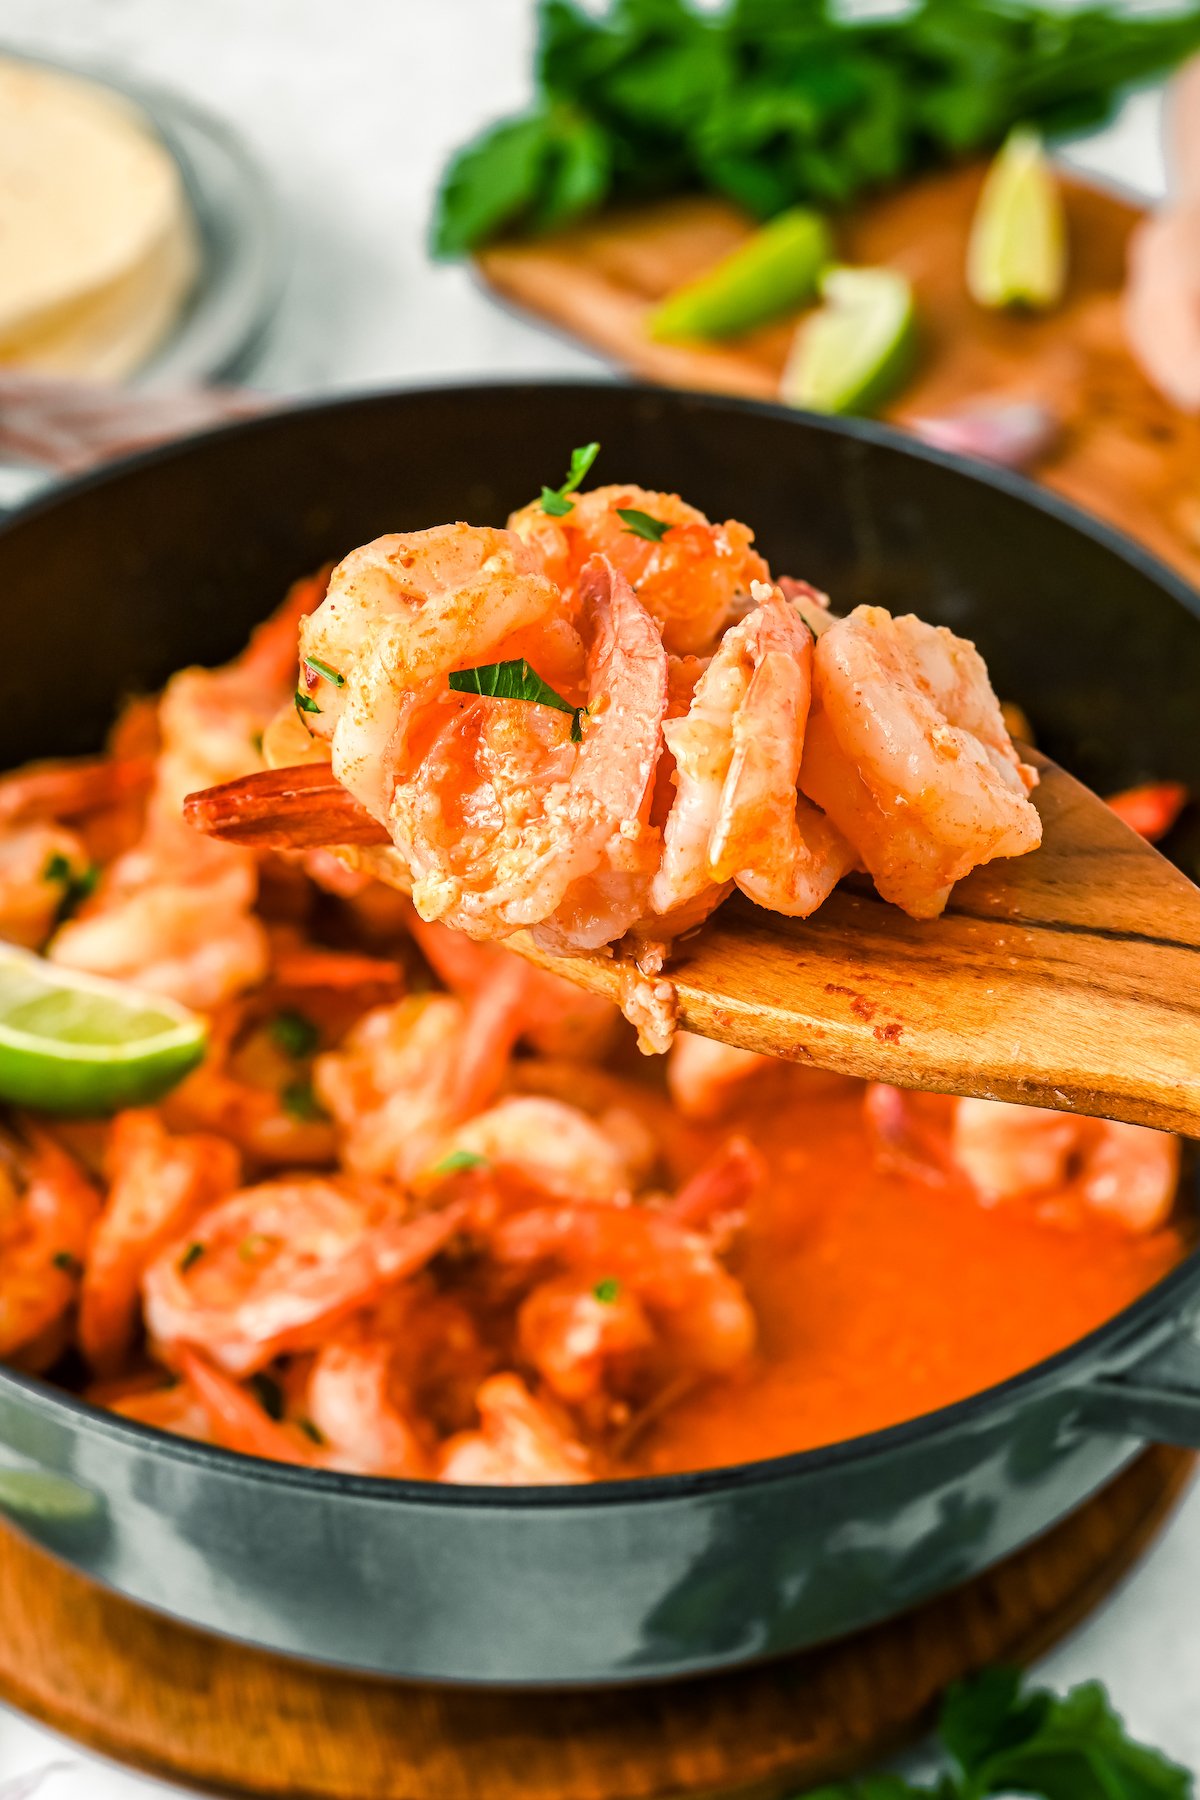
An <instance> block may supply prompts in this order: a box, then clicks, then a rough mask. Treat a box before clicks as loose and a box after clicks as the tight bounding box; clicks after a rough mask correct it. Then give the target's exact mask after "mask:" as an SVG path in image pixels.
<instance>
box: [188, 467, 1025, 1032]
mask: <svg viewBox="0 0 1200 1800" xmlns="http://www.w3.org/2000/svg"><path fill="white" fill-rule="evenodd" d="M594 450H595V447H594V446H589V447H588V450H587V451H586V452H581V453H577V457H576V459H575V461H574V462H573V473H572V475H571V477H570V478H569V480H568V483H567V485H566V487H565V488H564V489H563V490H561V491H558V492H555V491H552V490H549V489H547V490H545V492H544V493H543V496H542V498H541V500H540V501H535V502H533V503H531V504H530V505H529V506H527V507H525V508H523V509H522V510H521V511H519V512H517V513H515V514H514V515H513V516H512V518H511V519H510V521H509V529H508V530H499V529H495V528H491V527H473V526H470V525H466V524H462V523H458V524H453V525H443V526H436V527H433V528H432V529H430V530H427V531H418V532H411V533H408V534H402V535H395V536H390V537H382V538H378V539H376V540H375V541H374V542H372V543H370V544H366V545H364V546H363V547H362V548H361V549H358V550H355V551H353V552H352V553H351V554H350V555H349V556H348V557H346V558H345V560H344V561H343V562H342V563H340V564H339V565H338V567H337V568H336V569H335V570H334V572H333V575H332V577H331V579H330V582H329V587H328V591H327V593H326V595H325V598H324V600H323V601H322V603H321V605H320V606H319V607H318V608H317V610H316V612H315V613H314V614H313V615H312V616H311V617H310V618H307V619H305V620H304V621H303V624H302V628H301V665H300V666H301V676H300V688H299V691H298V694H297V696H296V701H297V707H298V711H299V726H302V727H303V729H304V731H306V732H307V733H308V734H311V735H309V736H308V737H307V738H303V739H302V741H301V744H300V747H299V748H298V749H297V748H295V747H294V746H295V739H296V734H297V730H298V723H297V720H295V719H290V720H289V721H287V723H286V725H284V726H281V727H280V732H281V736H280V739H279V742H278V744H276V743H275V742H274V740H272V747H271V751H270V760H271V761H272V762H274V763H275V764H276V765H277V766H278V765H279V764H280V763H281V762H282V761H283V760H285V759H286V760H288V761H297V762H300V763H302V764H304V765H308V764H309V763H310V761H311V757H312V756H313V755H314V754H315V755H318V756H319V755H321V754H327V755H328V756H329V757H330V759H331V766H330V771H329V774H328V776H327V777H325V778H322V777H321V776H320V774H319V771H314V770H313V769H312V768H311V767H308V766H305V767H303V768H300V769H298V770H297V771H296V778H297V780H298V779H299V777H300V776H303V778H304V782H303V786H304V790H305V793H306V794H307V795H308V797H309V799H310V800H311V805H310V806H309V807H308V808H307V809H305V808H304V806H303V805H302V802H303V799H304V795H303V794H301V792H300V788H299V786H298V787H297V791H296V793H295V794H290V793H289V794H288V795H284V794H282V793H281V794H280V795H279V796H278V801H279V804H280V805H281V806H282V805H283V803H284V801H285V800H286V802H287V807H288V811H287V819H286V820H285V819H284V817H283V814H282V813H281V814H280V817H279V819H278V820H277V821H276V822H275V824H274V825H273V826H272V824H271V822H270V820H269V818H268V817H267V813H268V812H269V809H270V805H271V804H272V802H271V799H270V797H269V795H268V793H267V789H266V787H265V786H264V787H263V789H262V792H261V793H260V794H259V795H258V798H257V801H255V800H253V799H251V798H250V796H249V791H248V790H247V792H246V793H245V795H244V794H243V791H242V790H241V789H240V788H238V787H237V784H236V783H235V784H234V787H233V788H232V789H228V790H225V789H223V790H220V791H217V792H214V793H212V794H209V795H204V794H199V795H195V796H193V797H192V799H191V801H190V802H189V804H190V806H191V809H192V811H191V816H192V817H193V818H194V819H195V820H196V822H197V823H198V824H199V825H200V827H201V828H202V829H204V830H209V831H212V832H213V833H214V834H216V835H218V836H220V835H223V834H224V835H227V836H228V838H229V840H230V842H244V841H253V834H254V832H255V829H256V824H255V821H256V817H257V815H256V812H255V806H256V805H261V806H262V807H264V808H265V809H266V812H264V813H263V815H262V818H263V824H262V826H261V831H262V834H263V835H262V841H263V842H264V843H266V842H279V841H281V839H280V837H279V836H278V834H280V833H283V834H284V836H286V833H287V831H288V830H289V829H294V830H295V831H296V839H295V841H296V844H297V847H298V848H299V847H301V844H303V846H304V847H307V848H308V849H309V850H310V851H311V848H312V846H313V845H314V842H315V840H316V837H317V836H319V833H320V824H319V821H320V820H321V819H322V818H324V819H325V821H326V828H327V830H328V833H329V843H330V844H331V845H332V846H335V847H336V846H337V845H338V844H339V843H340V844H341V845H342V850H341V860H342V862H343V863H345V864H347V865H348V866H350V867H352V868H353V869H354V870H355V871H356V872H357V873H358V874H359V875H362V874H363V873H364V872H369V873H373V874H376V875H378V876H379V877H380V878H381V879H382V880H385V881H390V882H394V883H395V884H396V885H398V886H400V887H401V888H402V889H404V890H405V891H410V892H411V894H412V898H413V901H414V903H415V906H416V909H417V912H418V914H419V915H420V917H421V918H422V919H423V920H426V921H438V922H441V923H443V924H445V925H447V926H449V927H452V928H454V929H457V930H459V931H461V932H463V933H465V934H467V935H468V936H470V937H472V938H475V939H485V938H492V939H503V938H505V937H508V936H510V935H511V934H512V933H514V932H516V931H519V930H521V929H527V930H529V931H530V932H531V934H532V938H533V941H534V943H535V944H536V945H537V946H538V948H540V949H542V950H544V951H548V952H550V953H551V954H564V955H565V954H571V953H577V952H581V951H594V950H599V949H603V948H606V947H608V946H612V945H618V946H622V947H623V948H624V950H625V952H626V954H625V955H624V956H623V958H622V961H621V965H620V970H619V980H618V985H617V994H618V998H619V1000H620V1003H621V1006H622V1010H623V1011H624V1012H625V1014H626V1016H627V1017H628V1018H629V1019H630V1020H631V1021H632V1022H634V1023H635V1024H636V1025H637V1027H638V1031H639V1040H640V1042H641V1045H642V1048H643V1049H645V1050H647V1051H658V1050H663V1049H665V1048H667V1047H668V1046H669V1044H670V1041H671V1038H672V1036H673V1033H674V1029H675V1022H676V1017H677V1010H678V1009H677V1003H676V995H675V992H674V988H673V986H672V984H671V982H670V977H669V974H667V973H666V972H665V971H664V968H663V963H664V961H665V960H666V959H667V958H668V957H669V953H670V946H671V944H672V942H673V940H674V939H675V938H677V937H679V936H680V935H682V934H684V933H686V932H688V931H690V930H692V929H693V928H694V927H695V926H697V925H699V924H700V923H702V921H703V920H704V918H705V917H706V916H707V914H708V913H710V912H711V911H712V910H713V908H715V907H716V906H718V905H719V904H720V903H721V901H722V900H723V899H724V898H725V896H726V894H727V893H728V892H729V891H730V889H731V888H732V887H733V886H735V885H736V886H737V887H738V888H740V889H741V890H742V892H743V893H745V894H746V895H747V896H748V897H749V898H750V899H752V900H753V901H754V902H755V903H756V904H758V905H760V906H763V907H764V908H767V909H768V910H772V911H775V912H780V913H783V914H786V915H789V916H792V917H798V918H804V917H807V916H808V915H809V914H810V913H812V912H813V911H815V910H816V909H817V908H818V907H819V906H820V905H821V904H822V903H823V901H824V900H825V899H827V897H828V896H829V894H830V893H831V892H832V890H833V888H834V887H835V886H836V885H837V883H838V882H839V881H840V880H841V878H842V877H843V876H844V875H846V874H847V873H848V872H849V871H850V870H851V869H852V868H854V867H856V866H858V867H865V868H866V869H867V871H868V872H869V873H870V874H871V875H872V876H873V877H874V878H875V881H876V885H877V886H878V888H879V890H880V892H881V893H882V894H883V895H884V896H885V898H888V899H891V900H893V901H895V902H896V903H897V904H898V905H900V906H902V907H904V908H905V909H906V910H907V911H909V912H910V913H912V914H913V915H914V916H916V917H919V918H925V917H931V916H934V915H936V914H937V913H938V912H940V911H941V910H942V909H943V908H944V906H945V904H946V901H947V899H948V897H949V894H950V891H951V888H952V887H953V885H954V883H955V882H956V881H958V880H959V879H961V877H962V876H964V875H965V874H967V873H968V872H969V871H970V870H971V869H972V868H974V867H976V866H977V865H978V864H979V863H982V862H986V861H988V860H990V859H991V858H992V857H995V856H1013V855H1021V854H1023V853H1024V852H1025V851H1027V850H1030V849H1032V848H1034V847H1035V846H1036V845H1037V843H1038V842H1039V841H1040V836H1041V825H1040V820H1039V818H1038V815H1037V812H1036V811H1035V809H1034V808H1033V806H1032V805H1031V804H1030V802H1029V799H1028V792H1029V789H1030V788H1031V787H1032V785H1033V784H1034V782H1035V781H1036V776H1035V774H1034V771H1033V770H1032V769H1031V768H1028V767H1026V766H1025V765H1024V764H1022V763H1021V761H1020V759H1019V757H1018V755H1017V753H1016V751H1015V750H1014V749H1013V746H1012V742H1011V739H1010V738H1009V735H1008V732H1007V729H1006V727H1005V724H1004V720H1003V717H1002V715H1001V712H1000V708H999V705H998V703H997V701H996V698H995V695H994V694H993V692H992V689H991V686H990V684H989V682H988V679H987V672H986V670H985V668H984V665H983V662H982V660H981V659H980V657H979V656H978V654H977V653H976V651H975V649H974V647H973V646H972V645H970V644H968V643H966V642H964V641H963V640H961V639H959V638H956V637H955V636H954V635H953V634H952V633H951V632H949V631H947V630H946V629H945V628H936V629H935V628H933V627H931V626H927V625H924V624H922V623H921V622H920V621H919V620H917V619H914V618H901V619H893V618H892V617H891V616H890V615H889V614H888V613H886V612H884V611H883V610H882V609H881V608H878V607H859V608H858V609H857V610H856V611H855V612H854V613H853V614H852V615H851V616H850V617H849V618H847V619H837V618H836V617H835V616H834V615H833V614H832V612H831V611H830V609H829V606H828V601H827V599H826V597H825V596H824V595H823V594H821V593H819V592H818V590H817V589H815V588H812V587H811V586H810V585H809V584H808V583H805V582H801V581H796V580H793V579H789V578H786V577H785V578H783V580H782V581H781V582H780V583H774V582H773V581H772V579H771V573H770V570H769V568H768V566H767V563H766V562H765V561H764V559H763V557H762V556H761V555H760V554H759V552H758V551H757V550H755V549H754V548H753V547H752V546H753V534H752V533H751V532H750V531H749V530H748V528H747V527H746V526H744V525H742V524H740V523H739V522H738V521H736V520H728V521H726V522H725V523H724V524H722V525H715V524H712V523H711V522H710V521H709V520H708V519H706V518H705V517H704V515H703V514H702V513H700V512H698V511H697V510H696V509H695V508H694V507H691V506H689V505H687V503H686V502H684V501H683V500H681V499H680V498H679V497H678V496H677V495H673V494H663V493H654V492H650V491H648V490H645V489H642V488H633V487H630V488H626V487H616V486H610V487H603V488H597V489H594V490H592V491H591V492H588V493H581V492H576V491H574V488H573V486H572V484H573V483H575V482H577V480H578V478H579V473H580V472H581V471H584V470H586V468H587V467H589V466H590V462H591V460H592V457H593V456H594ZM814 642H815V643H816V649H815V652H814ZM285 740H286V741H285ZM338 784H340V787H339V786H338ZM298 808H299V810H297V809H298ZM302 815H303V816H302ZM287 820H291V821H292V822H293V823H292V824H291V825H289V824H288V823H287ZM272 831H273V832H274V833H275V834H276V835H275V836H272V835H271V833H272ZM374 831H378V834H379V841H378V842H377V843H376V842H374V841H372V837H373V832H374ZM339 833H340V836H339ZM385 844H390V846H391V848H390V849H385V848H384V845H385Z"/></svg>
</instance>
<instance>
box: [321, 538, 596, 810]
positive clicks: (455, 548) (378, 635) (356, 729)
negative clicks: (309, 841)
mask: <svg viewBox="0 0 1200 1800" xmlns="http://www.w3.org/2000/svg"><path fill="white" fill-rule="evenodd" d="M562 611H563V607H562V600H561V596H560V595H559V593H558V590H557V588H555V586H554V585H553V583H552V582H550V581H548V580H547V579H546V577H545V576H544V575H543V574H541V573H540V571H539V569H538V565H537V562H536V560H535V558H534V557H533V556H532V555H531V554H530V553H529V551H528V550H527V549H526V548H525V546H524V545H523V544H522V543H520V541H519V540H518V539H517V538H515V537H514V536H513V535H512V534H511V533H510V532H507V531H495V530H492V529H490V528H487V527H482V528H481V527H476V526H471V525H461V524H460V525H439V526H435V527H434V529H433V530H431V531H414V532H408V533H406V534H401V535H395V534H393V535H391V536H388V537H381V538H376V539H375V540H374V541H373V542H372V543H369V544H364V545H363V546H362V547H361V548H360V549H358V550H353V551H351V553H350V555H349V556H347V557H346V558H345V559H344V560H343V561H342V562H340V563H339V564H338V566H337V567H336V568H335V569H334V571H333V574H332V575H331V577H330V580H329V587H328V591H327V593H326V595H325V598H324V600H323V601H322V603H321V605H320V606H319V607H318V608H317V609H316V611H315V612H314V613H313V614H312V616H311V617H309V618H307V619H305V620H304V622H303V625H302V628H301V633H300V655H301V659H302V660H301V687H302V692H304V693H305V694H306V695H307V696H308V697H309V699H310V700H311V702H312V705H313V707H314V708H315V710H313V711H311V712H307V713H306V714H305V722H306V724H307V725H308V727H309V729H310V730H311V732H312V733H313V735H314V736H315V737H318V738H321V739H323V740H324V741H325V742H326V743H328V744H329V746H330V750H331V753H332V757H333V768H334V773H335V775H336V776H337V778H338V780H339V781H340V782H341V783H342V785H343V786H344V787H345V788H347V789H348V790H349V792H350V793H351V794H353V795H354V796H355V798H356V799H358V800H360V801H361V802H362V804H363V805H364V806H365V807H366V808H367V811H368V812H370V813H371V814H372V815H373V816H374V817H375V818H376V819H378V820H380V822H381V823H386V822H387V819H388V812H389V808H390V805H391V799H392V786H393V785H394V778H395V772H394V767H393V761H394V755H395V746H396V745H397V744H398V743H400V742H401V741H402V740H403V738H404V737H405V735H406V732H407V730H408V728H409V726H410V724H411V722H412V719H413V717H414V714H415V713H416V712H418V711H419V710H420V709H421V708H422V706H423V705H424V703H425V702H426V701H427V700H428V699H429V698H430V689H431V687H432V688H433V690H434V694H435V695H436V696H437V697H439V698H442V697H444V691H445V685H446V676H447V675H448V674H449V673H450V671H451V670H453V669H460V668H464V667H470V666H472V665H474V664H479V663H487V662H491V661H495V660H498V659H499V658H500V657H501V656H502V655H503V654H504V653H505V652H506V651H507V652H508V653H509V654H512V647H511V642H510V640H513V639H514V638H517V637H519V636H520V635H521V634H523V633H526V632H528V631H529V629H530V628H531V627H533V626H537V625H539V624H542V623H544V622H549V621H553V620H554V619H555V618H557V617H559V616H560V615H561V614H562ZM522 653H523V652H521V651H517V652H516V654H522ZM534 660H535V662H536V658H535V659H534ZM582 661H583V659H582V654H580V655H579V657H578V664H579V668H580V670H581V669H582ZM323 670H330V671H332V674H331V675H326V674H324V673H323V672H322V671H323ZM539 673H540V674H541V675H542V676H543V678H544V679H546V680H547V681H550V680H552V679H553V675H552V673H551V671H550V670H549V669H546V668H542V669H539ZM449 704H450V706H451V710H454V709H456V708H457V706H458V705H459V702H457V701H454V700H453V699H451V701H450V703H449Z"/></svg>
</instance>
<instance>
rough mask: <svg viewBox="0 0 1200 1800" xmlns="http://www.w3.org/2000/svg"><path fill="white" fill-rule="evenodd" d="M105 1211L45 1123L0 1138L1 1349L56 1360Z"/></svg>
mask: <svg viewBox="0 0 1200 1800" xmlns="http://www.w3.org/2000/svg"><path fill="white" fill-rule="evenodd" d="M99 1211H100V1196H99V1194H98V1193H97V1192H96V1189H95V1188H94V1187H93V1186H92V1184H91V1182H90V1181H88V1180H87V1179H86V1177H85V1176H84V1174H83V1172H82V1170H81V1169H80V1168H79V1165H78V1164H77V1163H76V1162H75V1160H74V1158H73V1157H71V1156H68V1154H67V1152H66V1151H65V1150H63V1149H61V1148H60V1147H59V1145H58V1144H56V1143H55V1142H54V1140H53V1139H52V1138H51V1137H50V1136H49V1135H48V1134H47V1133H46V1132H44V1131H42V1130H41V1129H40V1128H36V1127H32V1126H31V1127H30V1128H29V1130H28V1131H27V1133H26V1142H25V1143H24V1144H19V1143H5V1144H4V1145H3V1146H0V1357H5V1358H17V1357H20V1358H21V1360H23V1361H24V1362H25V1363H26V1365H27V1366H39V1367H40V1366H44V1364H45V1363H46V1362H48V1361H52V1360H53V1356H54V1352H55V1351H57V1350H58V1349H59V1348H61V1344H60V1343H59V1341H58V1340H57V1336H56V1329H55V1328H56V1327H57V1326H58V1325H59V1324H60V1321H61V1320H62V1319H63V1317H64V1315H65V1314H66V1313H67V1311H68V1309H69V1308H70V1307H71V1306H72V1305H73V1304H74V1302H75V1299H76V1297H77V1295H78V1291H79V1277H80V1275H81V1274H82V1273H83V1268H84V1264H85V1261H86V1258H87V1252H88V1243H89V1241H90V1238H91V1235H92V1228H93V1226H94V1225H95V1222H96V1215H97V1214H98V1212H99Z"/></svg>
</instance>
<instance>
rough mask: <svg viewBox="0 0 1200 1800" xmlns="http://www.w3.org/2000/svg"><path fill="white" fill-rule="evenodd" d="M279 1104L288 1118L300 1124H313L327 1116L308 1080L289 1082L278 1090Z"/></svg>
mask: <svg viewBox="0 0 1200 1800" xmlns="http://www.w3.org/2000/svg"><path fill="white" fill-rule="evenodd" d="M279 1100H280V1104H281V1106H282V1107H283V1110H284V1112H285V1113H287V1114H288V1116H289V1117H290V1118H293V1119H298V1120H299V1121H300V1122H301V1124H306V1125H307V1124H313V1123H315V1122H316V1121H317V1120H320V1119H327V1118H328V1117H329V1114H328V1113H327V1112H326V1111H325V1108H324V1107H323V1106H322V1105H321V1102H320V1101H319V1100H318V1099H317V1096H316V1095H315V1094H314V1093H313V1084H312V1082H311V1081H308V1080H303V1079H302V1080H299V1081H289V1082H288V1083H287V1086H286V1087H284V1088H282V1089H281V1090H280V1094H279Z"/></svg>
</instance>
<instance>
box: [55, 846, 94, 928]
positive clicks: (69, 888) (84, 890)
mask: <svg viewBox="0 0 1200 1800" xmlns="http://www.w3.org/2000/svg"><path fill="white" fill-rule="evenodd" d="M99 879H100V869H99V866H98V865H97V864H96V863H87V864H85V866H84V867H83V868H82V869H77V868H76V867H75V866H74V865H73V864H72V862H71V860H70V858H69V857H66V856H64V855H63V853H62V851H61V850H56V851H55V852H54V853H53V855H51V856H49V857H47V859H46V866H45V868H44V869H43V870H42V880H43V881H52V882H54V883H55V884H56V886H59V887H61V888H62V898H61V900H60V901H59V903H58V908H57V911H56V912H55V915H54V923H55V926H59V925H61V924H63V923H64V921H65V920H67V919H69V918H71V917H72V916H73V914H75V913H77V912H78V911H79V908H80V907H81V906H82V905H83V903H84V901H85V900H90V899H91V897H92V895H93V894H94V893H95V891H96V883H97V882H98V881H99Z"/></svg>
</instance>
